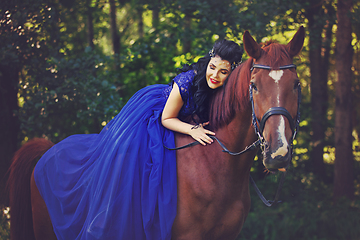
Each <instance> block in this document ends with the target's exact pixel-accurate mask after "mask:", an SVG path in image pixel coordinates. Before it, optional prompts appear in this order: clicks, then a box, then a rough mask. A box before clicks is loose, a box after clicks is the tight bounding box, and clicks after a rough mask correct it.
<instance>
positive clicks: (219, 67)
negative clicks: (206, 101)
mask: <svg viewBox="0 0 360 240" xmlns="http://www.w3.org/2000/svg"><path fill="white" fill-rule="evenodd" d="M230 72H231V65H230V63H229V61H227V60H222V59H221V58H220V57H219V56H218V55H216V56H215V57H212V58H211V60H210V62H209V64H208V66H207V69H206V82H207V84H208V86H209V87H210V88H211V89H215V88H218V87H221V86H222V85H224V81H225V80H226V78H227V77H228V76H229V74H230Z"/></svg>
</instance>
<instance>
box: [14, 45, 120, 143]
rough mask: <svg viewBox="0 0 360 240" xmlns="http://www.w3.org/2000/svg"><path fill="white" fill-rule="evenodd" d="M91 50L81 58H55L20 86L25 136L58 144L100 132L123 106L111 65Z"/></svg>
mask: <svg viewBox="0 0 360 240" xmlns="http://www.w3.org/2000/svg"><path fill="white" fill-rule="evenodd" d="M112 63H113V60H111V59H110V58H102V57H100V56H99V55H97V54H95V53H94V52H93V51H91V50H90V49H89V48H88V49H87V51H86V52H84V53H83V55H81V56H76V57H65V56H61V55H60V57H59V58H51V59H49V60H48V61H47V65H46V69H43V70H42V71H37V72H33V73H32V74H31V75H30V76H29V77H28V79H27V81H26V82H25V81H24V82H22V83H21V84H20V89H21V94H20V97H21V98H22V99H23V101H24V103H23V106H22V108H21V109H20V111H19V119H20V120H21V130H22V133H23V134H24V135H23V136H24V137H25V136H27V137H34V136H39V133H40V134H44V135H46V136H48V137H50V139H52V140H54V141H59V140H61V139H63V138H64V137H66V136H68V135H71V134H75V133H84V132H99V131H100V129H101V125H100V124H101V123H102V122H108V121H109V120H111V118H112V117H113V116H115V115H116V114H117V113H118V112H119V110H120V109H121V107H122V101H121V97H120V96H119V94H118V90H117V87H116V86H115V84H114V78H115V74H114V73H113V71H111V69H109V67H108V66H109V65H112Z"/></svg>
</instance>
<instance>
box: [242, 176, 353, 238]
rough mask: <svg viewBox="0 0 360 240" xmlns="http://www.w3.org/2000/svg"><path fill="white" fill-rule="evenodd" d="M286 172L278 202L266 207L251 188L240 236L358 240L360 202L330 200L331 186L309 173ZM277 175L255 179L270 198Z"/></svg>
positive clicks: (273, 192)
mask: <svg viewBox="0 0 360 240" xmlns="http://www.w3.org/2000/svg"><path fill="white" fill-rule="evenodd" d="M296 171H298V169H294V170H293V171H291V172H290V173H288V175H287V177H286V180H285V184H284V187H283V190H282V195H281V197H280V199H281V200H282V203H279V204H277V205H275V206H273V207H270V208H269V207H266V206H265V205H264V204H263V203H262V202H261V200H260V199H259V198H258V196H257V195H256V193H255V191H253V189H251V198H252V208H251V211H250V213H249V215H248V218H247V219H246V222H245V224H244V226H243V229H242V232H241V234H240V236H239V238H238V239H239V240H240V239H246V240H275V239H282V240H290V239H291V240H293V239H296V240H297V239H301V240H302V239H312V240H338V239H347V240H352V239H353V240H355V239H359V236H360V229H359V228H358V226H359V224H360V218H359V215H360V201H359V200H357V201H349V200H346V199H342V200H340V201H338V202H337V203H335V204H334V203H333V201H332V197H331V196H332V187H331V185H325V184H323V183H321V182H319V181H318V180H316V178H315V177H314V176H313V175H312V174H311V173H310V174H309V173H304V172H303V173H301V174H300V173H299V171H298V172H296ZM277 178H278V176H273V175H270V176H267V177H266V178H265V179H263V180H259V179H258V180H256V183H257V184H258V187H259V188H260V189H261V191H263V193H264V195H265V196H266V197H267V198H268V199H271V198H272V197H273V196H274V194H275V191H276V187H277V181H278V179H277Z"/></svg>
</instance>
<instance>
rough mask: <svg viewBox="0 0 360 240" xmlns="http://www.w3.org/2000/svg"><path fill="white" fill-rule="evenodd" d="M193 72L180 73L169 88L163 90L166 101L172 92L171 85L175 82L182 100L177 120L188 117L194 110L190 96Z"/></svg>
mask: <svg viewBox="0 0 360 240" xmlns="http://www.w3.org/2000/svg"><path fill="white" fill-rule="evenodd" d="M194 77H195V72H194V70H190V71H187V72H182V73H180V74H179V75H177V76H176V77H175V78H174V79H173V80H172V81H171V84H170V85H169V87H167V88H166V89H165V90H164V96H165V98H166V99H167V98H168V97H169V95H170V92H171V90H172V86H173V83H174V82H175V83H176V84H177V85H178V86H179V89H180V95H181V98H182V100H183V101H184V105H183V106H182V108H181V109H180V112H179V118H185V117H188V116H190V115H191V114H192V113H193V112H194V110H195V104H194V101H193V96H192V94H191V92H190V91H191V84H192V81H193V80H194Z"/></svg>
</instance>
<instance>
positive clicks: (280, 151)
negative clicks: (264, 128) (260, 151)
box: [271, 116, 288, 158]
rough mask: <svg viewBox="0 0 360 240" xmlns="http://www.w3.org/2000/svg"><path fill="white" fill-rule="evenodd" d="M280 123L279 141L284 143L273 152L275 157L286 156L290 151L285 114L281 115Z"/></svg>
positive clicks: (272, 155)
mask: <svg viewBox="0 0 360 240" xmlns="http://www.w3.org/2000/svg"><path fill="white" fill-rule="evenodd" d="M280 117H281V118H280V123H279V126H278V129H277V132H278V134H279V140H278V141H279V142H281V143H282V145H281V146H280V147H279V148H278V149H277V150H276V151H275V152H273V153H272V154H271V157H272V158H275V157H277V156H282V157H284V156H285V155H286V154H287V153H288V142H287V140H286V137H285V119H284V116H280Z"/></svg>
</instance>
